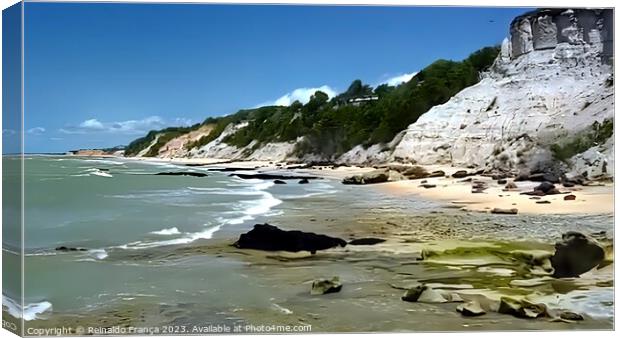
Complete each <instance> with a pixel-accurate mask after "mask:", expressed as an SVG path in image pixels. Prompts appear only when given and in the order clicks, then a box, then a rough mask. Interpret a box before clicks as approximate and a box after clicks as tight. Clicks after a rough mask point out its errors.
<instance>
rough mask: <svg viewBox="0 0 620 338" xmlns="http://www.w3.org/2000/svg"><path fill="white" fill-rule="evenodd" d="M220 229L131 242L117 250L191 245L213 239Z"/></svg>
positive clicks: (215, 228) (212, 228) (219, 226)
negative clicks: (162, 239) (152, 240)
mask: <svg viewBox="0 0 620 338" xmlns="http://www.w3.org/2000/svg"><path fill="white" fill-rule="evenodd" d="M220 228H221V225H216V226H213V227H210V228H208V229H206V230H204V231H201V232H193V233H188V234H187V236H185V237H181V238H175V239H170V240H165V241H155V242H142V241H136V242H131V243H128V244H124V245H121V246H119V248H121V249H134V250H137V249H147V248H154V247H158V246H167V245H180V244H188V243H191V242H193V241H195V240H199V239H211V238H213V234H214V233H216V232H217V231H219V230H220Z"/></svg>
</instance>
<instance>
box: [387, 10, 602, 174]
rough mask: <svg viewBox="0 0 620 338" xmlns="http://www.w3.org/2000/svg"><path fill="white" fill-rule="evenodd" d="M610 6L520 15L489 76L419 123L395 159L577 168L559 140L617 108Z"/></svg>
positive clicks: (502, 167) (506, 168) (497, 167)
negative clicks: (558, 147) (559, 156)
mask: <svg viewBox="0 0 620 338" xmlns="http://www.w3.org/2000/svg"><path fill="white" fill-rule="evenodd" d="M610 13H611V10H593V9H579V10H572V11H571V10H557V9H554V10H540V11H534V12H532V13H528V14H526V15H523V16H521V17H518V18H516V19H515V20H514V21H513V23H512V26H511V30H510V31H511V36H510V38H509V39H506V40H505V41H504V43H503V44H502V49H501V52H500V54H499V56H498V58H497V59H496V61H495V63H494V64H493V66H492V67H491V69H490V70H489V72H488V73H486V74H483V79H482V80H481V81H480V82H479V83H477V84H476V85H474V86H471V87H468V88H466V89H464V90H463V91H461V92H460V93H458V94H457V95H455V96H454V97H452V98H451V99H450V100H449V101H448V102H446V103H445V104H443V105H439V106H435V107H433V108H431V109H430V110H429V111H428V112H427V113H425V114H424V115H422V116H421V117H420V118H419V119H418V121H416V122H415V123H413V124H411V125H410V126H409V127H408V129H407V130H406V132H405V134H404V135H402V139H401V141H400V142H399V143H398V144H397V145H396V147H395V149H394V152H393V153H392V159H394V160H396V159H402V160H403V161H408V162H412V163H416V164H422V165H430V164H452V165H454V166H462V167H471V166H474V167H482V168H487V169H489V170H494V171H500V172H512V173H518V172H519V171H521V170H528V171H531V172H535V171H543V172H567V171H570V168H568V167H567V165H566V164H564V163H563V162H562V161H558V160H556V159H555V158H554V156H553V152H552V151H550V148H551V145H553V144H554V143H556V142H558V140H559V139H562V138H570V137H571V135H574V134H576V133H578V132H580V131H583V130H586V129H587V128H590V127H591V126H592V124H593V123H594V122H595V121H598V122H599V123H600V122H602V121H603V120H605V119H608V118H611V119H613V116H614V105H613V100H614V88H613V81H612V80H611V79H612V78H613V70H612V68H611V66H610V64H609V62H608V61H607V59H608V57H609V56H610V55H611V54H609V52H606V49H605V48H606V47H605V46H606V44H609V43H612V42H613V33H612V30H611V27H613V22H612V21H613V19H612V16H613V15H611V14H610ZM605 41H607V42H605ZM609 50H611V49H609ZM610 142H611V145H610V146H611V147H613V140H611V141H610ZM605 155H607V154H605ZM607 161H608V162H609V161H610V160H609V158H607ZM598 163H602V162H601V161H599V162H598Z"/></svg>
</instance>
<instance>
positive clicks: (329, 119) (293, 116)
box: [127, 47, 499, 157]
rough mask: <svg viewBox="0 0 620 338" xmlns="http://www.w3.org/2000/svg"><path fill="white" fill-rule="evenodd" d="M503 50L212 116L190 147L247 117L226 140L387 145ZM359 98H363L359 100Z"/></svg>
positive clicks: (304, 150) (330, 148) (301, 146)
mask: <svg viewBox="0 0 620 338" xmlns="http://www.w3.org/2000/svg"><path fill="white" fill-rule="evenodd" d="M498 52H499V48H497V47H486V48H483V49H481V50H479V51H477V52H475V53H473V54H471V55H470V56H469V57H468V58H466V59H465V60H463V61H460V62H457V61H448V60H439V61H436V62H434V63H433V64H431V65H429V66H428V67H426V68H424V69H423V70H422V71H420V72H419V73H418V74H416V75H415V76H414V77H413V78H412V79H411V80H410V81H409V82H407V83H404V84H402V85H399V86H397V87H392V86H388V85H385V84H383V85H380V86H378V87H377V88H374V89H373V88H372V87H370V86H369V85H365V84H363V83H362V81H360V80H355V81H353V82H352V83H351V85H350V86H349V88H348V89H347V91H345V92H344V93H341V94H339V95H338V96H336V97H334V98H332V99H331V100H330V99H329V97H328V96H327V94H325V93H323V92H320V91H317V92H316V93H315V94H314V95H313V96H312V97H311V99H310V101H309V102H308V103H306V104H301V103H300V102H294V103H293V104H291V105H290V106H288V107H284V106H267V107H260V108H257V109H251V110H241V111H239V112H237V113H236V114H232V115H228V116H224V117H219V118H209V119H207V120H206V121H204V122H203V125H204V124H213V125H214V129H213V131H212V132H211V133H209V135H207V136H204V137H202V138H201V139H199V140H197V141H195V142H193V143H191V144H188V145H186V148H187V149H192V148H196V147H201V146H203V145H205V144H207V143H209V142H211V141H213V140H215V139H216V138H217V137H219V136H220V135H221V133H222V132H223V131H224V130H225V128H226V127H227V126H228V125H229V124H231V123H233V124H234V123H239V122H241V121H247V123H248V125H247V126H246V127H244V128H241V129H239V130H238V131H237V132H235V133H233V134H230V135H227V136H226V137H224V139H223V141H224V142H225V143H227V144H230V145H234V146H237V147H245V146H247V145H249V144H250V143H252V142H253V141H255V143H254V145H255V147H258V146H260V145H261V144H264V143H268V142H287V141H294V140H297V139H298V138H299V137H303V141H302V142H300V143H298V145H297V149H296V151H297V153H298V155H300V156H301V155H304V154H317V155H321V156H323V157H333V156H338V155H340V154H342V153H344V152H346V151H348V150H350V149H351V148H353V147H355V146H356V145H358V144H361V145H362V146H364V147H368V146H370V145H373V144H385V143H387V142H390V141H391V140H392V139H393V138H394V137H395V136H396V135H397V134H398V133H399V132H400V131H402V130H404V129H406V128H407V126H409V124H411V123H413V122H415V121H416V120H417V119H418V118H419V117H420V116H421V115H422V114H424V113H425V112H426V111H428V110H429V109H430V108H432V107H433V106H435V105H439V104H443V103H445V102H446V101H448V100H449V99H450V98H451V97H452V96H454V95H455V94H456V93H458V92H459V91H461V90H463V89H464V88H466V87H469V86H471V85H474V84H476V83H477V82H478V81H479V76H480V72H482V71H484V70H486V69H488V68H489V67H490V66H491V64H492V63H493V61H494V60H495V58H496V56H497V54H498ZM355 99H362V100H361V102H355V101H354V100H355ZM169 129H170V128H169ZM164 131H165V134H164V136H160V139H159V140H158V142H157V143H158V144H160V143H161V145H163V144H165V142H163V140H162V138H163V137H165V138H164V140H166V139H167V140H169V139H171V138H172V135H174V134H176V133H177V132H181V133H182V131H180V130H179V131H173V130H164ZM162 132H163V131H162ZM162 132H150V133H149V134H148V135H147V136H145V137H143V138H141V139H138V140H136V141H134V142H132V143H131V144H130V145H129V146H128V149H131V151H127V154H128V155H129V156H131V155H132V154H137V153H138V152H139V151H140V150H138V149H140V148H141V147H142V149H143V148H144V147H147V146H148V145H149V144H150V143H151V142H152V141H153V140H154V139H155V136H156V135H157V134H161V133H162ZM162 142H163V143H162ZM166 142H167V141H166ZM156 146H157V145H156ZM153 148H155V149H153ZM153 148H152V149H151V151H149V154H147V156H155V155H157V149H158V148H156V147H155V146H154V147H153ZM136 150H137V151H136Z"/></svg>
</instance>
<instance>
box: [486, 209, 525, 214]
mask: <svg viewBox="0 0 620 338" xmlns="http://www.w3.org/2000/svg"><path fill="white" fill-rule="evenodd" d="M491 213H492V214H504V215H516V214H517V213H519V209H517V208H512V209H501V208H493V209H492V210H491Z"/></svg>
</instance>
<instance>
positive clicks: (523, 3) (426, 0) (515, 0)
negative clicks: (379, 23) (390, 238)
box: [0, 0, 620, 338]
mask: <svg viewBox="0 0 620 338" xmlns="http://www.w3.org/2000/svg"><path fill="white" fill-rule="evenodd" d="M17 2H18V1H15V0H0V4H1V7H2V9H5V8H7V7H9V6H11V5H14V4H15V3H17ZM26 2H52V1H40V0H26ZM53 2H82V3H88V2H93V3H97V2H130V3H162V4H163V3H205V4H209V3H211V4H213V3H215V4H300V5H370V6H373V5H374V6H385V5H391V6H394V5H401V6H402V5H405V6H470V7H473V6H475V7H483V6H484V7H590V8H593V7H607V8H609V7H615V3H614V2H613V1H609V0H588V1H584V0H563V1H560V0H501V1H498V0H495V1H493V0H413V1H412V0H409V1H408V0H382V1H379V0H374V1H369V0H279V1H278V0H220V1H187V0H185V1H184V0H147V1H143V0H127V1H96V0H64V1H53ZM22 11H23V8H22ZM1 22H2V19H1V16H0V58H1V55H2V47H1V36H2V34H1ZM614 22H615V23H617V22H618V14H617V12H616V11H614ZM23 23H24V20H23V18H22V46H23V37H24V31H23ZM617 33H618V25H617V24H615V25H614V36H618V34H617ZM24 54H25V53H23V48H22V110H23V109H24V102H23V99H24V93H23V88H24V82H23V81H24V79H23V58H24ZM614 55H618V44H615V45H614ZM614 64H615V60H614ZM0 68H1V67H0ZM1 75H2V70H1V69H0V78H1ZM1 88H2V87H1V85H0V90H1ZM1 103H2V98H1V97H0V107H1ZM617 103H618V98H617V97H616V96H615V98H614V104H615V106H617ZM1 129H2V121H1V120H0V130H1ZM22 129H23V114H22ZM22 131H23V130H22ZM614 134H615V143H616V144H617V141H618V139H619V138H620V137H618V135H617V133H615V132H614ZM23 137H24V136H23V133H22V146H23ZM1 146H2V140H1V138H0V149H1ZM614 163H615V168H614V170H615V172H616V173H617V172H618V167H619V166H620V165H618V164H617V163H616V161H614ZM22 168H23V167H22ZM0 170H2V164H1V162H0ZM22 185H23V183H22ZM1 186H2V183H1V181H0V198H1V196H2V192H1ZM22 189H23V186H22ZM619 189H620V188H619V187H618V185H614V196H616V195H617V194H618V192H619ZM22 198H23V191H22ZM617 203H619V202H618V200H616V199H614V207H617V206H618V204H617ZM22 212H23V208H22ZM0 216H1V211H0ZM0 219H1V218H0ZM614 219H615V218H614ZM22 222H23V215H22ZM616 222H617V221H616ZM614 229H615V230H617V229H618V227H617V223H615V224H614ZM22 232H23V226H22ZM614 237H615V236H614ZM1 239H2V233H1V232H0V240H1ZM22 239H24V235H23V234H22ZM22 250H23V248H22ZM22 254H23V252H22ZM22 259H23V256H22ZM22 264H23V262H22ZM0 271H1V263H0ZM615 272H616V271H615ZM22 273H23V269H22ZM22 276H23V275H22ZM614 279H615V280H617V275H615V276H614ZM0 283H1V280H0ZM22 283H23V279H22ZM614 291H615V290H614ZM22 292H23V285H22ZM614 296H615V305H617V304H618V293H617V292H614ZM614 324H615V323H614ZM5 332H7V331H5V330H2V333H1V334H2V335H3V336H4V335H5ZM499 334H501V335H502V336H503V337H507V338H508V337H515V338H516V337H518V338H522V337H523V335H525V334H527V335H535V336H544V337H562V338H566V337H582V336H583V335H584V334H587V335H588V336H589V337H597V336H609V337H611V336H612V335H613V332H612V331H551V332H536V331H515V332H512V331H511V332H501V333H499ZM340 335H341V336H342V335H346V336H347V337H363V336H365V335H366V334H340ZM375 335H377V336H382V337H383V336H388V335H389V336H390V337H410V336H412V335H415V336H417V337H444V336H445V337H454V336H455V335H456V336H460V337H472V338H473V337H480V336H486V337H496V336H497V335H498V332H494V331H480V332H467V333H466V332H457V333H389V334H388V333H376V334H375ZM282 336H287V337H289V336H290V337H295V336H296V335H277V336H276V335H260V337H282ZM321 336H328V337H333V336H334V337H335V336H336V335H335V334H322V335H321ZM164 337H166V336H164ZM233 337H248V335H244V336H233ZM256 337H259V336H258V335H257V336H256Z"/></svg>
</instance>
